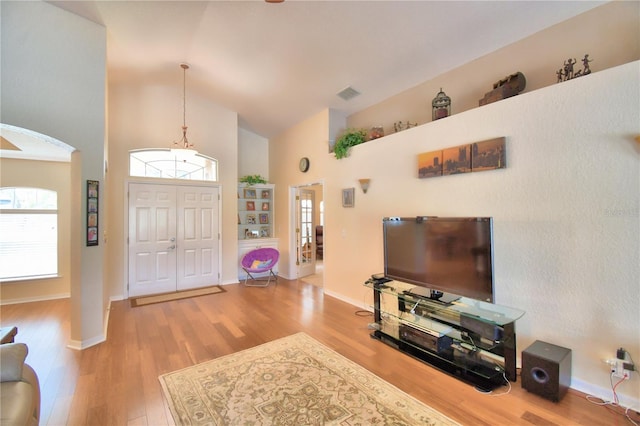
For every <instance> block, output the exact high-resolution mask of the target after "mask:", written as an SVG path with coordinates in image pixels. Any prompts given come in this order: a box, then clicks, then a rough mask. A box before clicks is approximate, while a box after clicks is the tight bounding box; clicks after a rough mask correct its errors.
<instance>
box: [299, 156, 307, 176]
mask: <svg viewBox="0 0 640 426" xmlns="http://www.w3.org/2000/svg"><path fill="white" fill-rule="evenodd" d="M299 167H300V171H301V172H302V173H306V172H307V170H309V159H308V158H307V157H302V158H301V159H300V164H299Z"/></svg>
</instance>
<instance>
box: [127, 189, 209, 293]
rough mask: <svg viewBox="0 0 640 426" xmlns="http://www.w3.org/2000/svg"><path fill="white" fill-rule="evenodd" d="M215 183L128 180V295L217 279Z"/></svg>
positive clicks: (199, 283) (204, 284)
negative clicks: (192, 184) (181, 183)
mask: <svg viewBox="0 0 640 426" xmlns="http://www.w3.org/2000/svg"><path fill="white" fill-rule="evenodd" d="M218 194H219V188H218V187H189V186H174V185H155V184H139V183H131V184H129V255H128V259H129V296H130V297H132V296H141V295H148V294H158V293H167V292H172V291H177V290H184V289H189V288H196V287H203V286H208V285H214V284H218V283H219V264H220V262H219V257H220V253H219V200H218Z"/></svg>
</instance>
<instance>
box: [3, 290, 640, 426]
mask: <svg viewBox="0 0 640 426" xmlns="http://www.w3.org/2000/svg"><path fill="white" fill-rule="evenodd" d="M224 289H225V290H226V292H225V293H221V294H214V295H207V296H200V297H195V298H192V299H183V300H176V301H171V302H165V303H159V304H155V305H148V306H142V307H136V308H132V307H131V306H130V303H129V301H118V302H114V303H112V305H111V312H110V316H109V324H108V339H107V341H106V342H104V343H101V344H99V345H96V346H93V347H91V348H87V349H85V350H83V351H75V350H72V349H69V348H67V347H66V344H67V342H68V340H69V301H68V300H54V301H46V302H34V303H25V304H17V305H6V306H2V307H1V308H0V309H1V311H0V325H1V326H3V327H6V326H9V325H16V326H18V335H17V336H16V341H18V342H24V343H27V344H28V346H29V355H28V357H27V362H29V363H30V364H31V365H32V366H33V367H34V369H35V370H36V372H37V373H38V375H39V378H40V384H41V388H42V404H41V421H40V424H41V425H65V424H68V425H153V426H155V425H166V424H173V419H172V417H171V414H170V413H169V410H168V408H167V404H166V402H165V401H164V397H163V395H162V392H161V388H160V383H159V381H158V376H159V375H160V374H163V373H166V372H169V371H173V370H177V369H180V368H183V367H187V366H191V365H193V364H196V363H200V362H203V361H207V360H209V359H212V358H216V357H219V356H222V355H226V354H230V353H233V352H237V351H240V350H243V349H247V348H250V347H253V346H256V345H259V344H262V343H265V342H268V341H271V340H274V339H277V338H280V337H285V336H288V335H290V334H293V333H297V332H300V331H303V332H305V333H307V334H309V335H310V336H312V337H314V338H315V339H317V340H319V341H321V342H323V343H324V344H325V345H327V346H328V347H330V348H332V349H334V350H335V351H337V352H338V353H340V354H342V355H344V356H345V357H347V358H349V359H351V360H352V361H354V362H356V363H358V364H360V365H362V366H363V367H365V368H366V369H368V370H370V371H371V372H373V373H374V374H376V375H378V376H379V377H381V378H383V379H385V380H387V381H388V382H390V383H392V384H394V385H395V386H397V387H398V388H400V389H402V390H403V391H405V392H407V393H409V394H411V395H413V396H414V397H415V398H417V399H419V400H421V401H423V402H424V403H426V404H427V405H429V406H431V407H433V408H435V409H437V410H439V411H440V412H442V413H444V414H446V415H448V416H449V417H451V418H453V419H454V420H456V421H458V422H460V423H461V424H464V425H537V426H542V425H574V424H577V425H590V426H597V425H616V424H617V425H625V424H629V423H628V421H627V419H626V418H625V417H624V416H623V415H621V414H620V409H618V408H614V407H611V406H599V405H596V404H593V403H591V402H589V401H587V400H586V399H585V396H584V395H582V394H580V393H579V392H576V391H573V390H571V391H569V393H568V394H567V395H566V396H565V397H564V398H563V399H562V401H561V402H559V403H553V402H550V401H547V400H545V399H543V398H540V397H538V396H535V395H532V394H529V393H527V392H526V391H525V390H523V389H522V388H521V384H520V381H518V382H516V383H514V384H513V386H512V389H511V391H510V393H508V394H504V392H505V391H506V390H507V388H506V387H503V388H500V389H497V390H496V391H495V393H494V394H489V395H487V394H482V393H480V392H478V391H476V390H475V389H474V388H473V387H472V386H470V385H468V384H465V383H463V382H461V381H459V380H457V379H455V378H453V377H450V376H448V375H446V374H444V373H441V372H439V371H438V370H436V369H434V368H433V367H430V366H428V365H426V364H423V363H421V362H419V361H416V360H414V359H413V358H411V357H408V356H406V355H404V354H402V353H400V352H398V351H396V350H394V349H393V348H390V347H388V346H387V345H385V344H383V343H381V342H379V341H377V340H375V339H372V338H370V337H369V330H368V329H367V325H368V323H369V322H371V321H372V316H371V315H367V314H364V313H363V312H360V311H358V309H357V308H356V307H354V306H352V305H350V304H347V303H344V302H342V301H340V300H337V299H335V298H333V297H330V296H327V295H324V294H323V292H322V289H320V288H318V287H315V286H313V285H311V284H307V283H303V282H301V281H287V280H284V279H282V278H279V279H278V284H277V285H273V284H272V285H271V286H269V287H267V288H255V287H254V288H251V287H244V286H242V285H238V284H234V285H227V286H224ZM634 416H635V414H634ZM637 419H638V416H635V418H634V420H636V421H637Z"/></svg>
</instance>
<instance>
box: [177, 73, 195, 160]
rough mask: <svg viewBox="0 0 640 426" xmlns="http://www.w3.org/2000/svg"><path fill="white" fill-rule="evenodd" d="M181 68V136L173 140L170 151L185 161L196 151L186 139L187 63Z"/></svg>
mask: <svg viewBox="0 0 640 426" xmlns="http://www.w3.org/2000/svg"><path fill="white" fill-rule="evenodd" d="M180 67H181V68H182V138H181V139H180V140H178V141H175V142H173V146H172V148H171V152H172V153H173V154H175V155H176V157H177V158H178V159H180V160H182V161H187V159H188V158H190V157H193V156H194V155H196V154H197V153H198V151H196V149H195V148H194V147H193V144H192V143H190V142H189V140H188V139H187V70H188V69H189V65H188V64H184V63H182V64H180Z"/></svg>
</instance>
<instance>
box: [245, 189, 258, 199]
mask: <svg viewBox="0 0 640 426" xmlns="http://www.w3.org/2000/svg"><path fill="white" fill-rule="evenodd" d="M244 198H256V190H255V188H245V189H244Z"/></svg>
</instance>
